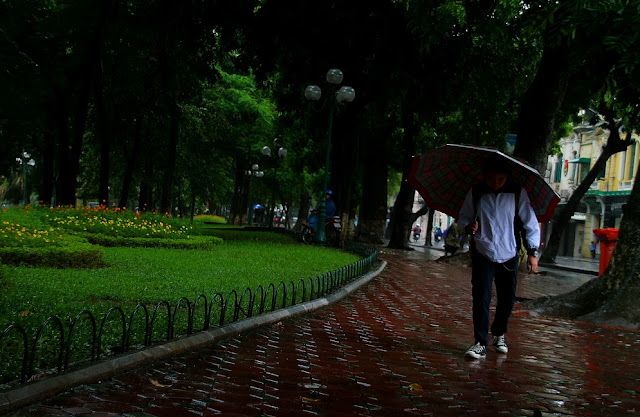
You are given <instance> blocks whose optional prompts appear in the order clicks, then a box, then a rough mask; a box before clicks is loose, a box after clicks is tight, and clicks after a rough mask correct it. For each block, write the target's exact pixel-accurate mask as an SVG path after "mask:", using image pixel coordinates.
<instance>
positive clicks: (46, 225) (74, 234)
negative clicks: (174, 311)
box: [0, 207, 222, 268]
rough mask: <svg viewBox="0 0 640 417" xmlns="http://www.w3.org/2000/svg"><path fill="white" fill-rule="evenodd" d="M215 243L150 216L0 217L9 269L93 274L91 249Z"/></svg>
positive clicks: (11, 213)
mask: <svg viewBox="0 0 640 417" xmlns="http://www.w3.org/2000/svg"><path fill="white" fill-rule="evenodd" d="M209 217H210V218H214V217H213V216H209ZM221 243H222V239H220V238H217V237H208V236H196V235H194V229H193V228H192V226H190V225H189V224H188V223H187V222H186V221H185V220H182V219H174V218H170V217H167V216H164V215H159V214H154V213H142V214H140V213H134V212H130V211H124V210H119V209H113V210H110V209H106V208H104V207H96V208H81V207H78V208H73V207H71V208H69V207H61V208H57V209H53V210H52V209H48V208H45V207H36V208H33V207H29V208H27V209H14V210H6V211H3V212H2V215H1V216H0V253H1V254H2V256H3V258H4V262H5V263H6V264H11V265H33V266H40V267H45V266H47V267H55V268H96V267H102V266H104V253H103V250H102V249H101V248H100V247H97V246H95V245H99V246H102V247H114V246H126V247H148V248H173V249H197V250H210V249H213V248H214V247H215V246H216V245H218V244H221Z"/></svg>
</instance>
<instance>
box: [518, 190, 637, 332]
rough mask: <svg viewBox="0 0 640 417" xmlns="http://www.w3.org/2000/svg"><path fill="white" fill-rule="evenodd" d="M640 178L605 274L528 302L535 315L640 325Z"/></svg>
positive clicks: (630, 197) (632, 192) (620, 324)
mask: <svg viewBox="0 0 640 417" xmlns="http://www.w3.org/2000/svg"><path fill="white" fill-rule="evenodd" d="M638 230H640V181H635V182H634V185H633V190H632V191H631V195H630V196H629V200H628V202H627V205H626V208H625V211H624V215H623V217H622V221H621V223H620V234H619V238H618V241H617V242H616V247H615V250H614V252H613V255H612V257H611V263H610V264H609V268H608V269H607V270H606V271H605V273H604V274H603V275H602V276H600V277H599V278H594V279H592V280H591V281H589V282H587V283H586V284H584V285H582V286H581V287H580V288H578V289H576V290H574V291H572V292H569V293H567V294H563V295H560V296H557V297H544V298H539V299H536V300H532V301H529V302H527V303H526V304H525V305H526V306H527V307H528V308H530V309H532V311H533V313H534V314H541V315H549V316H560V317H568V318H572V319H578V320H587V321H592V322H596V323H602V324H607V325H614V326H623V327H628V328H633V329H637V328H639V327H640V310H639V309H638V299H639V298H640V264H639V263H638V262H637V260H638V259H640V233H638Z"/></svg>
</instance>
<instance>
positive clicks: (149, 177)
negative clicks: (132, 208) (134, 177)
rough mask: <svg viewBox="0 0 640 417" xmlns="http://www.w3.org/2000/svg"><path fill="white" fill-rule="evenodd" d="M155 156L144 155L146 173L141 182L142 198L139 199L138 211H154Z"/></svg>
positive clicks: (143, 174)
mask: <svg viewBox="0 0 640 417" xmlns="http://www.w3.org/2000/svg"><path fill="white" fill-rule="evenodd" d="M153 208H154V207H153V155H152V154H151V153H148V152H147V153H145V154H144V172H143V173H142V179H141V180H140V197H139V198H138V210H140V211H149V210H153Z"/></svg>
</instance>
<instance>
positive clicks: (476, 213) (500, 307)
mask: <svg viewBox="0 0 640 417" xmlns="http://www.w3.org/2000/svg"><path fill="white" fill-rule="evenodd" d="M483 173H484V180H483V181H482V182H480V183H479V184H476V185H475V186H473V187H472V189H471V190H469V192H468V193H467V196H466V198H465V201H464V203H463V205H462V208H461V210H460V221H459V224H460V225H464V228H465V231H466V232H467V233H468V234H470V235H472V240H471V262H472V272H471V286H472V290H471V291H472V296H473V333H474V338H475V342H474V345H473V346H471V348H469V350H467V352H466V353H465V356H466V357H468V358H473V359H479V358H483V357H485V355H486V347H487V345H488V343H489V305H490V304H491V296H492V291H493V281H494V279H495V286H496V294H497V306H496V314H495V317H494V320H493V322H492V323H491V334H492V336H493V340H492V341H493V347H494V348H495V350H496V351H498V352H500V353H507V351H508V348H507V344H506V342H505V337H504V335H505V333H506V332H507V324H508V322H509V317H510V316H511V311H512V310H513V304H514V303H515V295H516V279H517V276H518V256H519V255H518V248H519V247H520V244H519V240H520V235H522V239H523V243H524V246H525V248H526V249H527V266H528V269H529V272H537V270H538V259H537V256H538V253H537V248H538V245H539V243H540V229H539V227H538V221H537V219H536V215H535V213H534V211H533V208H532V207H531V203H530V201H529V196H528V195H527V192H526V191H525V190H524V189H523V188H522V186H521V185H520V184H518V183H517V182H516V181H515V180H514V179H513V178H512V177H511V165H510V164H509V161H507V160H506V159H504V158H502V157H500V156H498V155H496V156H491V157H489V158H487V159H486V160H485V164H484V169H483Z"/></svg>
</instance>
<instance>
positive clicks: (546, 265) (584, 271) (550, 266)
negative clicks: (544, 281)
mask: <svg viewBox="0 0 640 417" xmlns="http://www.w3.org/2000/svg"><path fill="white" fill-rule="evenodd" d="M538 266H540V267H542V268H548V269H558V270H560V271H568V272H575V273H578V274H588V275H595V276H598V275H600V274H599V273H598V271H593V270H591V269H582V268H574V267H571V266H563V265H558V264H549V263H541V264H539V265H538Z"/></svg>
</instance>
